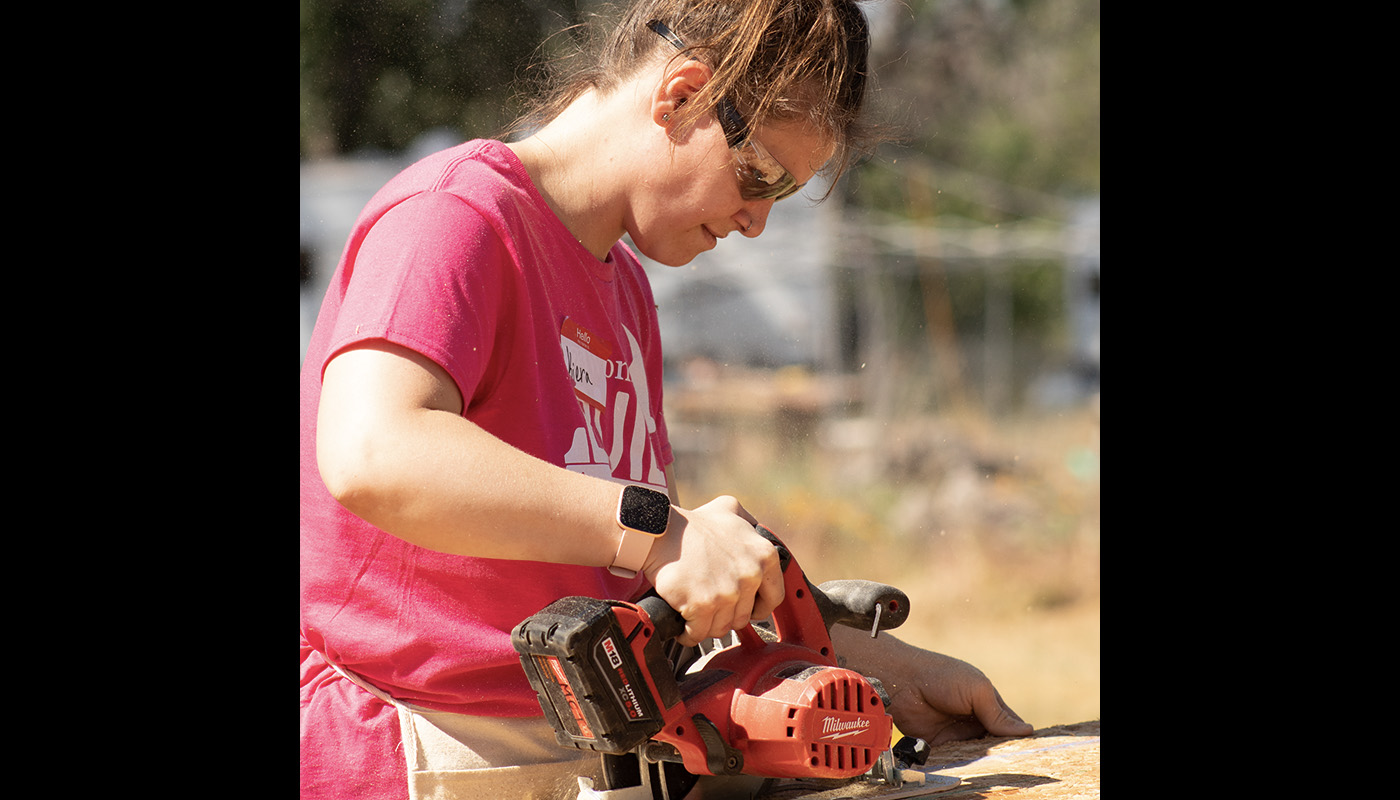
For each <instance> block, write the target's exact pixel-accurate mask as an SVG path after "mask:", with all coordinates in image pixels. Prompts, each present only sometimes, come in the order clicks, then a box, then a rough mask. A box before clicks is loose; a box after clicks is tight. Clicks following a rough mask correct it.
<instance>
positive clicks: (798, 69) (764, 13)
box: [511, 0, 875, 186]
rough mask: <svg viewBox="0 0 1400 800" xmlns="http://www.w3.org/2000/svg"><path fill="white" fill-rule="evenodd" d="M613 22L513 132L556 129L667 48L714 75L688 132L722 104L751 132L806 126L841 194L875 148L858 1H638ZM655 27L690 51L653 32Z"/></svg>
mask: <svg viewBox="0 0 1400 800" xmlns="http://www.w3.org/2000/svg"><path fill="white" fill-rule="evenodd" d="M613 19H617V20H618V21H617V22H616V23H614V24H613V26H612V28H611V30H610V31H607V32H606V34H605V35H604V36H602V37H601V38H592V39H591V38H590V37H589V36H588V35H585V36H584V37H583V38H582V39H581V46H580V48H579V49H578V50H577V51H576V52H574V53H572V54H570V55H569V56H566V57H565V58H563V59H561V60H559V61H556V62H555V63H554V65H553V67H554V69H553V70H552V72H551V74H550V76H549V80H550V84H549V85H548V86H547V87H546V90H545V91H544V92H543V94H542V95H541V96H540V98H539V99H537V100H535V101H534V103H533V105H532V106H531V107H529V108H528V109H527V110H526V112H525V114H524V115H523V116H522V117H521V118H520V119H519V120H517V122H516V124H515V125H514V126H512V129H511V130H512V131H513V132H516V133H520V132H526V131H529V130H532V129H534V128H536V127H538V126H542V125H544V124H546V123H548V122H549V121H550V120H552V119H554V118H555V117H557V116H558V115H559V114H560V113H562V112H563V110H564V109H565V108H567V107H568V106H569V104H570V103H572V102H573V101H574V100H576V99H577V98H578V97H579V96H580V95H582V94H584V93H585V92H587V91H589V90H596V91H599V92H604V93H606V92H610V91H612V90H613V89H615V88H616V87H617V86H618V85H619V84H620V83H621V82H622V81H623V80H625V79H627V78H630V77H631V76H633V75H634V74H635V73H636V70H637V69H639V68H640V67H641V66H643V65H644V64H646V63H649V62H650V61H651V60H652V59H653V58H655V54H656V52H657V51H658V49H660V50H662V51H663V52H668V53H671V54H674V56H675V57H679V58H696V59H699V60H700V61H703V62H704V63H706V64H708V65H710V67H711V68H712V69H713V70H714V77H713V78H711V79H710V81H709V82H708V83H707V84H706V85H705V86H704V88H703V89H701V90H700V91H699V92H698V93H697V94H696V95H695V97H693V98H692V99H691V102H689V103H686V104H685V105H684V106H683V107H682V108H681V109H680V111H679V112H678V113H679V116H677V117H676V120H675V121H676V122H677V124H678V125H680V126H685V125H688V124H692V123H694V122H695V121H696V120H698V119H701V118H702V116H703V115H705V114H709V113H712V112H713V111H714V108H715V105H716V104H717V103H718V102H719V100H720V99H721V98H728V99H729V101H730V102H732V103H733V104H734V105H735V106H736V107H737V108H738V110H739V113H740V114H742V115H743V117H744V119H745V121H747V122H748V123H749V125H751V126H752V125H754V124H755V123H756V122H761V121H769V120H771V121H778V122H792V121H805V122H806V123H808V124H810V125H812V126H813V127H815V128H816V129H817V130H819V131H821V132H822V134H823V135H824V136H825V137H826V138H827V139H829V140H830V141H831V142H833V143H834V144H835V147H836V149H835V154H834V155H833V157H832V159H831V161H829V162H828V163H827V165H826V168H825V169H824V170H823V172H824V173H826V174H827V175H828V176H829V177H830V178H831V183H832V185H833V186H834V185H835V181H836V179H837V178H839V177H840V175H841V174H842V173H843V172H845V170H846V169H847V167H849V166H850V164H851V163H852V161H853V160H854V159H855V158H856V157H857V156H858V155H859V154H860V153H863V152H866V151H867V150H868V149H869V148H870V146H872V145H873V143H874V139H875V137H874V135H873V134H872V132H871V130H870V129H869V128H867V126H866V124H865V118H864V113H863V112H864V108H865V95H866V88H867V86H866V84H867V57H868V54H869V50H870V31H869V26H868V25H867V23H866V20H865V14H864V13H863V12H862V11H861V10H860V8H859V7H857V5H856V2H855V1H854V0H638V2H635V3H633V4H632V5H631V6H630V7H629V8H627V9H626V10H625V11H624V12H622V14H621V15H620V17H613ZM652 20H659V21H661V22H662V23H664V24H665V25H666V26H667V27H668V28H670V29H671V30H672V31H674V32H675V33H676V35H678V36H679V37H680V38H681V39H682V40H683V41H684V42H685V44H686V47H685V49H684V50H682V51H677V50H676V49H675V48H674V47H673V46H672V45H671V44H669V43H667V41H666V40H665V39H663V38H661V37H660V36H658V35H657V34H656V33H655V32H654V31H652V30H651V29H649V28H648V27H647V23H648V22H650V21H652ZM596 24H598V23H597V20H596V19H595V25H596ZM585 33H586V34H587V33H591V32H588V31H586V32H585Z"/></svg>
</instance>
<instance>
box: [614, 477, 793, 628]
mask: <svg viewBox="0 0 1400 800" xmlns="http://www.w3.org/2000/svg"><path fill="white" fill-rule="evenodd" d="M757 524H758V521H757V520H755V519H754V518H753V516H752V515H750V514H749V513H748V512H747V511H745V510H744V507H743V506H742V505H740V504H739V501H738V500H736V499H734V498H733V497H728V496H724V497H717V498H715V499H714V500H711V501H710V502H708V503H706V504H705V505H703V506H700V507H698V508H695V509H690V510H687V509H683V508H680V507H679V506H675V505H673V506H671V524H670V527H669V528H668V529H667V531H666V535H665V536H662V537H661V538H660V539H658V540H657V541H656V544H655V545H654V546H653V547H652V549H651V553H650V554H649V555H648V556H647V560H646V563H645V564H644V565H643V567H642V572H643V574H645V575H646V577H647V579H648V580H650V581H651V584H652V586H654V587H656V592H657V594H659V595H661V598H662V599H663V600H665V601H666V602H667V603H669V604H670V605H671V607H672V608H674V609H675V610H676V611H678V612H679V613H680V615H681V616H682V617H684V618H685V632H684V633H682V634H681V635H679V636H677V637H676V638H677V640H678V641H679V642H680V643H681V644H685V645H696V644H699V643H700V642H701V641H702V640H704V639H707V638H712V637H718V636H723V635H724V634H726V633H728V632H729V631H732V630H735V629H736V628H740V627H743V626H744V625H747V624H749V622H750V621H751V620H755V619H766V618H767V617H768V616H769V615H770V614H772V613H773V609H775V608H777V607H778V604H779V603H781V602H782V601H783V574H782V572H781V571H780V570H779V566H778V550H777V548H775V547H774V546H773V543H772V542H771V541H769V540H767V539H765V538H763V537H762V536H760V535H759V534H758V532H757V531H756V530H754V526H755V525H757Z"/></svg>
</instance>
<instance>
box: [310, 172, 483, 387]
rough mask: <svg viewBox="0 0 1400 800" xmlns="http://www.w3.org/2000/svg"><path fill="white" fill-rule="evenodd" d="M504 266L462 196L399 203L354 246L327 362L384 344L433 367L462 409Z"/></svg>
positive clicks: (478, 375)
mask: <svg viewBox="0 0 1400 800" xmlns="http://www.w3.org/2000/svg"><path fill="white" fill-rule="evenodd" d="M508 263H509V259H507V258H506V257H505V245H504V243H503V242H502V240H501V238H500V236H499V235H498V233H497V232H496V230H495V229H494V228H493V227H492V226H491V225H490V224H489V223H488V222H487V221H486V220H485V219H484V218H483V217H482V216H481V214H480V213H478V212H477V211H476V210H475V209H473V208H472V207H471V206H470V205H468V204H467V203H466V202H465V201H463V200H462V199H461V198H460V197H457V196H455V195H452V194H447V193H443V192H424V193H421V194H416V195H413V196H411V197H409V198H407V199H405V200H404V201H403V202H401V203H398V204H397V205H395V206H394V207H392V208H390V209H389V210H388V211H387V212H385V213H384V214H383V215H382V216H381V217H380V218H379V219H378V220H376V221H375V222H374V224H373V225H372V226H371V227H370V228H369V230H368V232H367V233H366V234H365V235H364V237H363V239H362V240H361V241H360V243H359V249H358V252H357V253H356V254H355V256H354V268H353V269H352V270H350V271H349V274H348V277H346V278H345V280H347V281H348V284H347V285H346V287H345V295H344V299H343V301H342V303H341V309H340V312H339V314H338V316H337V320H336V328H335V332H334V334H333V335H332V337H331V345H330V348H329V350H328V353H329V355H328V356H327V362H329V361H330V359H331V358H334V356H335V354H336V353H339V352H341V351H343V350H345V349H346V348H348V347H350V346H352V345H354V344H357V343H360V342H365V341H369V340H376V339H383V340H386V341H389V342H392V343H394V344H397V345H400V346H402V347H406V348H408V349H410V350H413V351H415V352H418V353H421V354H423V355H424V356H426V357H428V358H430V359H432V360H433V361H434V362H436V363H437V364H438V365H440V366H441V367H442V368H443V369H445V370H446V371H447V373H448V374H449V375H450V376H451V377H452V379H453V380H454V381H456V383H457V388H458V390H459V391H460V392H461V393H462V399H463V402H464V403H470V401H471V398H472V397H473V395H474V393H475V391H476V388H477V386H478V384H479V383H480V382H481V380H482V377H483V374H484V371H485V368H486V364H487V362H488V359H489V357H490V351H491V341H492V337H493V335H494V334H493V332H494V331H495V330H496V327H497V326H496V318H497V316H498V314H499V313H500V298H501V294H502V281H503V269H504V267H503V265H506V264H508ZM323 366H324V365H323Z"/></svg>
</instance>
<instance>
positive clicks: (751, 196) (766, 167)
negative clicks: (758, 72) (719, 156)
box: [647, 19, 802, 201]
mask: <svg viewBox="0 0 1400 800" xmlns="http://www.w3.org/2000/svg"><path fill="white" fill-rule="evenodd" d="M647 27H648V28H650V29H651V30H652V31H653V32H655V33H656V34H657V35H658V36H660V37H662V38H663V39H665V40H666V41H668V42H670V43H671V44H672V45H674V46H675V47H676V49H677V50H684V49H685V42H683V41H681V38H680V37H679V36H677V35H676V34H674V33H672V32H671V29H670V28H668V27H666V25H665V23H663V22H661V21H660V20H655V19H654V20H652V21H651V22H648V23H647ZM715 113H716V115H718V116H719V125H720V128H722V129H723V130H724V139H725V141H726V142H728V143H729V149H730V150H731V151H733V153H734V163H735V171H736V172H737V173H738V175H739V194H740V195H741V196H743V198H744V199H745V200H769V199H771V200H775V201H777V200H782V199H783V198H784V197H790V196H792V195H793V194H796V193H797V190H798V189H801V188H802V185H801V184H799V183H798V182H797V179H796V178H794V177H793V176H792V173H791V172H788V171H787V169H786V168H784V167H783V165H782V164H779V163H778V159H776V158H774V157H773V156H772V155H771V154H770V153H769V152H768V151H767V150H766V149H765V148H764V147H763V145H761V144H759V143H758V140H757V139H754V138H753V137H752V136H750V135H749V126H748V123H747V122H745V121H744V118H743V117H742V116H740V115H739V111H738V109H736V108H734V104H733V103H731V102H729V98H727V97H721V98H720V99H719V103H718V104H716V106H715Z"/></svg>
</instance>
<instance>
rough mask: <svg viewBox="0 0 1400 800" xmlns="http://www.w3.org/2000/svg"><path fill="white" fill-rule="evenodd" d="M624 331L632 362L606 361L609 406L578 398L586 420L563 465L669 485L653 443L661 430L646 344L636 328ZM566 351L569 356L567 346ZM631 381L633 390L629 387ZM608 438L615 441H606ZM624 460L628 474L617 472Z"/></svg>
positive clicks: (603, 475)
mask: <svg viewBox="0 0 1400 800" xmlns="http://www.w3.org/2000/svg"><path fill="white" fill-rule="evenodd" d="M622 330H623V332H624V333H626V334H627V344H628V351H629V352H630V353H631V355H632V361H631V362H630V363H629V362H626V361H623V360H621V359H617V358H614V359H612V360H610V361H609V362H608V363H607V365H606V372H607V378H608V397H607V407H605V408H598V407H597V406H596V405H594V404H593V403H591V402H585V401H584V400H583V399H580V400H579V401H578V404H579V411H580V412H582V414H583V420H584V424H583V425H581V426H580V427H579V428H578V429H576V430H575V431H574V438H573V444H572V445H571V446H570V447H569V451H568V452H567V453H566V454H565V455H564V466H565V467H567V468H568V469H571V470H573V471H574V472H581V473H583V474H584V475H592V476H594V477H598V478H609V479H612V480H627V481H633V482H636V483H647V484H651V485H652V486H657V487H663V488H664V487H665V486H666V476H665V474H664V473H662V471H661V465H660V464H659V463H657V458H656V453H655V452H653V451H652V449H651V447H650V443H651V435H652V434H654V433H656V417H655V414H654V413H653V412H652V409H651V393H650V391H649V390H648V385H647V371H646V367H645V365H643V364H642V348H641V345H640V344H638V343H637V338H636V337H635V336H633V335H632V331H630V330H628V329H627V327H626V326H625V325H624V326H622ZM565 355H566V358H567V355H568V353H567V350H566V353H565ZM629 384H630V385H631V387H632V390H631V391H630V392H629V391H627V386H628V385H629ZM614 386H616V390H614ZM634 397H635V398H636V400H637V407H636V409H635V410H633V409H631V405H632V399H633V398H634ZM590 399H591V398H590ZM629 412H631V413H629ZM629 419H630V423H629ZM609 434H610V436H609ZM609 438H611V440H612V441H611V446H609V444H608V442H607V440H608V439H609ZM622 464H626V471H625V473H619V472H618V471H617V467H618V466H619V465H622Z"/></svg>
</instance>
